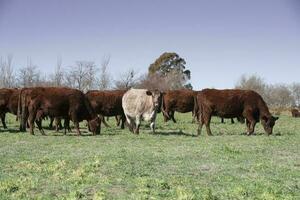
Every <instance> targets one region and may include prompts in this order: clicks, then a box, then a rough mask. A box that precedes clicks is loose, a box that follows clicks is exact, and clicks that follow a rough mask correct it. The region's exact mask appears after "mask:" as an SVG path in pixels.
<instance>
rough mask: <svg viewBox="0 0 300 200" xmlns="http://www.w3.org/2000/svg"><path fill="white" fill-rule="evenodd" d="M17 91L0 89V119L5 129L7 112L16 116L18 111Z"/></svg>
mask: <svg viewBox="0 0 300 200" xmlns="http://www.w3.org/2000/svg"><path fill="white" fill-rule="evenodd" d="M18 96H19V90H18V89H5V88H3V89H0V117H1V121H2V124H3V128H5V129H6V128H7V126H6V123H5V115H6V113H7V112H9V113H11V114H14V115H17V111H18Z"/></svg>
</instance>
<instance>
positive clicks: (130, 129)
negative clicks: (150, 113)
mask: <svg viewBox="0 0 300 200" xmlns="http://www.w3.org/2000/svg"><path fill="white" fill-rule="evenodd" d="M125 116H126V120H127V125H128V128H129V131H130V132H132V133H133V130H134V121H133V120H132V119H131V117H130V116H128V115H125Z"/></svg>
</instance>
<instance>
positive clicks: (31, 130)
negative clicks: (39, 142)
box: [28, 113, 35, 135]
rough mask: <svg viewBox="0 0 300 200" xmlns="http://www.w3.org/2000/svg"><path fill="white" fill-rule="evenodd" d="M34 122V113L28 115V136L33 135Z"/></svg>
mask: <svg viewBox="0 0 300 200" xmlns="http://www.w3.org/2000/svg"><path fill="white" fill-rule="evenodd" d="M34 120H35V113H33V114H32V113H30V114H29V116H28V124H29V130H30V134H31V135H34Z"/></svg>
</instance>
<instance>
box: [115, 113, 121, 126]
mask: <svg viewBox="0 0 300 200" xmlns="http://www.w3.org/2000/svg"><path fill="white" fill-rule="evenodd" d="M121 117H122V116H120V115H116V116H115V119H116V125H117V126H120V123H121Z"/></svg>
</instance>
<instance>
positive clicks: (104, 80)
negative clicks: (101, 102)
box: [98, 56, 111, 90]
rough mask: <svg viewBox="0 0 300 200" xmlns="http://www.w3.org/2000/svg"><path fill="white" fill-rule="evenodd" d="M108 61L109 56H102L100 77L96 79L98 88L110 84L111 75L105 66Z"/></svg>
mask: <svg viewBox="0 0 300 200" xmlns="http://www.w3.org/2000/svg"><path fill="white" fill-rule="evenodd" d="M109 61H110V57H109V56H108V57H103V59H102V63H101V67H100V78H99V80H98V86H99V89H100V90H105V89H108V88H110V86H111V76H110V74H109V73H108V70H107V67H108V64H109Z"/></svg>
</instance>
